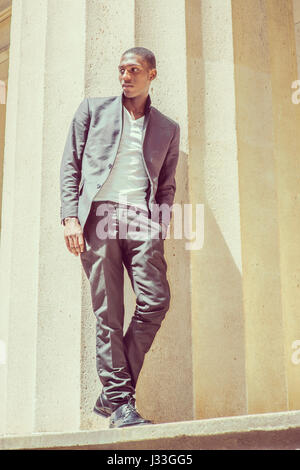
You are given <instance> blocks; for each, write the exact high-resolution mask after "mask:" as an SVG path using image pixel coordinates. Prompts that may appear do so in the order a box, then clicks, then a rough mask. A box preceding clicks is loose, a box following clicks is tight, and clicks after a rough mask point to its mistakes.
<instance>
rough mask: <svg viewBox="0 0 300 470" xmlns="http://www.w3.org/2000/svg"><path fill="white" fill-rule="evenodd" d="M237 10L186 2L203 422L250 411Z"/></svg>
mask: <svg viewBox="0 0 300 470" xmlns="http://www.w3.org/2000/svg"><path fill="white" fill-rule="evenodd" d="M231 15H232V11H231V3H230V2H224V1H222V0H217V1H209V0H207V1H203V2H198V1H196V0H195V1H193V0H192V1H189V2H186V24H187V43H186V55H187V85H186V87H187V104H188V112H187V116H188V155H189V157H188V161H189V194H190V201H191V202H192V204H193V210H194V214H195V208H196V205H197V204H203V205H204V243H203V246H202V248H201V249H199V250H193V251H191V297H192V304H191V314H192V338H193V379H194V410H195V411H194V416H195V418H198V419H199V418H209V417H217V416H229V415H236V414H243V413H245V412H246V390H245V370H244V359H245V358H244V320H243V291H242V289H243V288H242V263H241V234H240V212H239V204H240V200H239V185H238V166H237V153H238V149H237V141H236V128H235V126H236V115H235V76H234V55H233V54H234V52H233V42H232V17H231ZM184 76H185V75H184V70H183V67H182V73H181V76H180V80H182V79H183V78H184Z"/></svg>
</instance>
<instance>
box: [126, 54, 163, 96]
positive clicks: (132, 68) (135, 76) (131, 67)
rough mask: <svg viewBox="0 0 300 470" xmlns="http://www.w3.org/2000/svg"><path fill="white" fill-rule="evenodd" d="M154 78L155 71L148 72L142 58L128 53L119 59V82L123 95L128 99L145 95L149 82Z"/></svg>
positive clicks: (146, 64) (147, 67)
mask: <svg viewBox="0 0 300 470" xmlns="http://www.w3.org/2000/svg"><path fill="white" fill-rule="evenodd" d="M155 77H156V69H152V70H149V66H148V63H147V62H145V61H144V60H143V58H142V57H140V56H138V55H136V54H132V53H128V54H125V55H124V56H122V57H121V60H120V64H119V80H120V84H121V86H122V89H123V93H124V95H125V96H126V97H128V98H134V97H135V96H139V95H147V94H148V90H149V86H150V83H151V81H152V80H153V79H154V78H155Z"/></svg>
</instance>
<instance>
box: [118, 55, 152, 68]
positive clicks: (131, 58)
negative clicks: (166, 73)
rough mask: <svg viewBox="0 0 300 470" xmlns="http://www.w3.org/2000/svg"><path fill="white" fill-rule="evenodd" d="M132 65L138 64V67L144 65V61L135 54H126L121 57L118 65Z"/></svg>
mask: <svg viewBox="0 0 300 470" xmlns="http://www.w3.org/2000/svg"><path fill="white" fill-rule="evenodd" d="M132 65H139V66H140V67H145V66H146V61H145V60H143V58H142V57H141V56H139V55H136V54H126V55H124V56H122V57H121V60H120V63H119V67H129V66H132Z"/></svg>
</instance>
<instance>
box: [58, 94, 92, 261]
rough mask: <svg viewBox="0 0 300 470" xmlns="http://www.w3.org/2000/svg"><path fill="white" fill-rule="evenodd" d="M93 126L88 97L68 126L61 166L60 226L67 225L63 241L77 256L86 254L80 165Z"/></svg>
mask: <svg viewBox="0 0 300 470" xmlns="http://www.w3.org/2000/svg"><path fill="white" fill-rule="evenodd" d="M89 124H90V116H89V108H88V100H87V98H85V99H84V100H83V101H82V102H81V103H80V105H79V107H78V108H77V110H76V113H75V115H74V117H73V119H72V122H71V125H70V127H69V132H68V136H67V141H66V144H65V148H64V152H63V157H62V161H61V166H60V195H61V208H60V218H61V223H62V224H63V225H65V229H64V238H65V243H66V246H67V248H68V250H69V251H70V252H71V253H73V254H74V255H76V256H78V255H79V254H80V252H82V251H84V239H83V233H82V228H81V225H80V223H79V221H78V218H77V215H78V199H79V194H78V187H79V182H80V179H81V162H82V155H83V151H84V147H85V144H86V140H87V135H88V130H89Z"/></svg>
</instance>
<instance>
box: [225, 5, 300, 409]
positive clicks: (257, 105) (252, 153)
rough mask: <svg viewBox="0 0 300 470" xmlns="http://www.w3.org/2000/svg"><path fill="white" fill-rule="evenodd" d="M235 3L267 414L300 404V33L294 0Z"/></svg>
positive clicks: (258, 355)
mask: <svg viewBox="0 0 300 470" xmlns="http://www.w3.org/2000/svg"><path fill="white" fill-rule="evenodd" d="M232 5H233V25H234V28H233V31H234V51H235V62H236V70H235V75H236V107H237V136H238V148H239V154H238V161H239V175H240V177H239V186H240V198H241V230H242V248H243V249H242V253H243V267H244V269H243V273H244V276H243V289H244V311H245V331H246V341H245V347H246V376H247V395H248V410H249V412H250V413H263V412H270V411H280V410H286V409H288V408H290V407H292V408H294V407H297V406H299V397H298V398H297V396H296V395H297V392H296V390H297V388H298V389H299V371H298V369H297V367H296V366H295V364H293V363H292V361H291V356H292V353H293V349H292V344H293V341H294V340H297V339H299V337H300V336H299V335H300V333H299V321H297V319H298V318H299V316H298V313H297V310H298V311H299V300H298V299H299V217H298V215H297V214H298V213H299V196H298V192H299V184H297V178H298V175H299V155H300V154H299V143H298V141H297V129H298V127H299V124H300V122H299V108H297V106H295V105H293V103H292V100H291V94H292V90H291V84H292V82H293V81H294V80H296V78H297V69H296V51H295V36H294V24H293V14H292V2H290V1H281V0H280V1H271V0H270V1H269V0H266V1H259V0H257V1H256V0H253V1H252V2H247V3H245V2H243V1H242V0H234V1H233V2H232ZM298 367H299V366H298ZM297 384H298V387H297Z"/></svg>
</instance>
